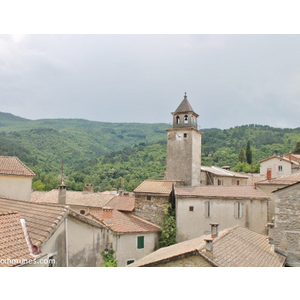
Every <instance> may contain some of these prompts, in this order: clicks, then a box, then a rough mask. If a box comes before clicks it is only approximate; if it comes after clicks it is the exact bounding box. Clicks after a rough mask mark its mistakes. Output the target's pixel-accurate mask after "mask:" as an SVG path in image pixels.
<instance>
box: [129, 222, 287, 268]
mask: <svg viewBox="0 0 300 300" xmlns="http://www.w3.org/2000/svg"><path fill="white" fill-rule="evenodd" d="M211 227H212V231H211V234H210V235H203V236H201V237H197V238H195V239H191V240H188V241H185V242H181V243H178V244H175V245H172V246H169V247H165V248H161V249H159V250H157V251H155V252H153V253H151V254H149V255H147V256H145V257H144V258H142V259H140V260H138V261H136V262H134V263H133V264H131V265H130V266H128V267H283V266H284V265H285V261H286V257H285V256H284V255H281V254H278V253H275V252H274V249H273V246H272V245H271V244H270V242H269V239H268V238H267V237H266V236H265V235H262V234H259V233H256V232H253V231H251V230H249V229H246V228H243V227H240V226H234V227H231V228H227V229H224V230H222V231H221V232H218V224H215V223H213V224H211Z"/></svg>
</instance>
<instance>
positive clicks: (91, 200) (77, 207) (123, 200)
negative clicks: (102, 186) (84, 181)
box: [30, 189, 134, 215]
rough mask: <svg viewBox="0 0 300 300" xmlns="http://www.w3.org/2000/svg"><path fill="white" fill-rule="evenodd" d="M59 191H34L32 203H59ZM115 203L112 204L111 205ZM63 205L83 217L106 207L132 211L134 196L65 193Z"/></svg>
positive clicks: (83, 192) (124, 194) (125, 194)
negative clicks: (123, 208)
mask: <svg viewBox="0 0 300 300" xmlns="http://www.w3.org/2000/svg"><path fill="white" fill-rule="evenodd" d="M58 198H59V189H54V190H51V191H49V192H40V191H34V192H32V194H31V199H30V201H32V202H44V203H59V202H58ZM111 201H113V202H112V203H113V204H112V203H110V202H111ZM61 204H66V205H69V206H70V208H71V209H72V210H74V211H76V212H77V213H80V214H82V215H84V214H86V213H89V212H91V211H94V210H99V208H102V207H104V206H114V207H117V206H118V205H119V206H118V207H121V208H122V207H126V209H130V210H131V211H132V210H133V209H134V197H133V196H132V194H128V193H123V194H122V195H118V194H116V193H110V192H109V193H91V192H86V191H82V192H80V191H68V190H66V191H65V198H64V199H62V200H61Z"/></svg>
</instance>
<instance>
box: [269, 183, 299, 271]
mask: <svg viewBox="0 0 300 300" xmlns="http://www.w3.org/2000/svg"><path fill="white" fill-rule="evenodd" d="M273 193H274V195H275V198H274V199H275V218H274V223H273V224H272V223H271V224H269V226H270V225H272V226H271V233H269V235H270V236H271V238H273V239H274V245H275V250H276V251H278V252H280V253H282V254H284V255H285V256H287V263H286V265H287V266H292V267H300V200H299V199H300V181H298V182H296V183H294V184H290V185H287V186H285V187H282V188H280V189H277V190H275V191H274V192H273Z"/></svg>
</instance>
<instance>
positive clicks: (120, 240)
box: [87, 207, 161, 267]
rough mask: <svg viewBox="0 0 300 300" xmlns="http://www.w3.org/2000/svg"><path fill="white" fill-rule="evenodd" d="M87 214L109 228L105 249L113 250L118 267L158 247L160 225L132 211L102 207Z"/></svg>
mask: <svg viewBox="0 0 300 300" xmlns="http://www.w3.org/2000/svg"><path fill="white" fill-rule="evenodd" d="M87 216H89V217H90V218H92V219H94V220H96V221H98V222H100V223H101V224H104V225H105V226H106V227H107V228H108V229H109V235H108V237H107V241H106V249H107V250H111V249H113V250H114V251H115V257H116V259H117V263H118V267H125V266H126V265H128V264H131V263H133V262H134V261H136V260H138V259H140V258H142V257H144V256H146V255H148V254H149V253H151V252H153V251H155V250H156V249H157V248H158V239H159V234H160V231H161V229H160V227H158V226H156V225H155V224H152V223H150V222H147V221H145V220H143V219H141V218H139V217H137V216H135V215H134V214H133V213H132V212H128V211H127V212H125V211H119V210H116V209H113V208H111V207H104V208H103V209H101V210H99V211H92V212H90V213H88V214H87Z"/></svg>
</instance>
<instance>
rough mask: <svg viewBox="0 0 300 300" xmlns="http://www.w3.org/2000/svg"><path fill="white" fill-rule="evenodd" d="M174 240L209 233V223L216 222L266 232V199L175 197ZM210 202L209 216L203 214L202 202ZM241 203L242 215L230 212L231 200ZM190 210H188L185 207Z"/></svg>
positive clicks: (232, 209)
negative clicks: (175, 229) (239, 216)
mask: <svg viewBox="0 0 300 300" xmlns="http://www.w3.org/2000/svg"><path fill="white" fill-rule="evenodd" d="M176 201H177V202H176V222H177V242H182V241H186V240H189V239H193V238H196V237H200V236H201V235H203V234H208V233H210V225H209V224H210V223H219V224H220V225H219V230H223V229H226V228H229V227H232V226H235V225H240V226H243V227H246V228H249V229H251V230H253V231H255V232H257V233H262V234H266V229H265V225H266V224H267V220H268V219H267V215H268V209H267V200H263V201H262V200H239V199H226V200H225V199H201V198H183V197H182V198H181V197H180V198H178V197H177V200H176ZM206 201H210V202H211V216H210V217H206V216H205V202H206ZM236 202H241V203H242V216H241V218H236V217H235V216H234V211H235V208H234V204H235V203H236ZM190 206H193V207H194V210H193V211H190V210H189V207H190Z"/></svg>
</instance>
